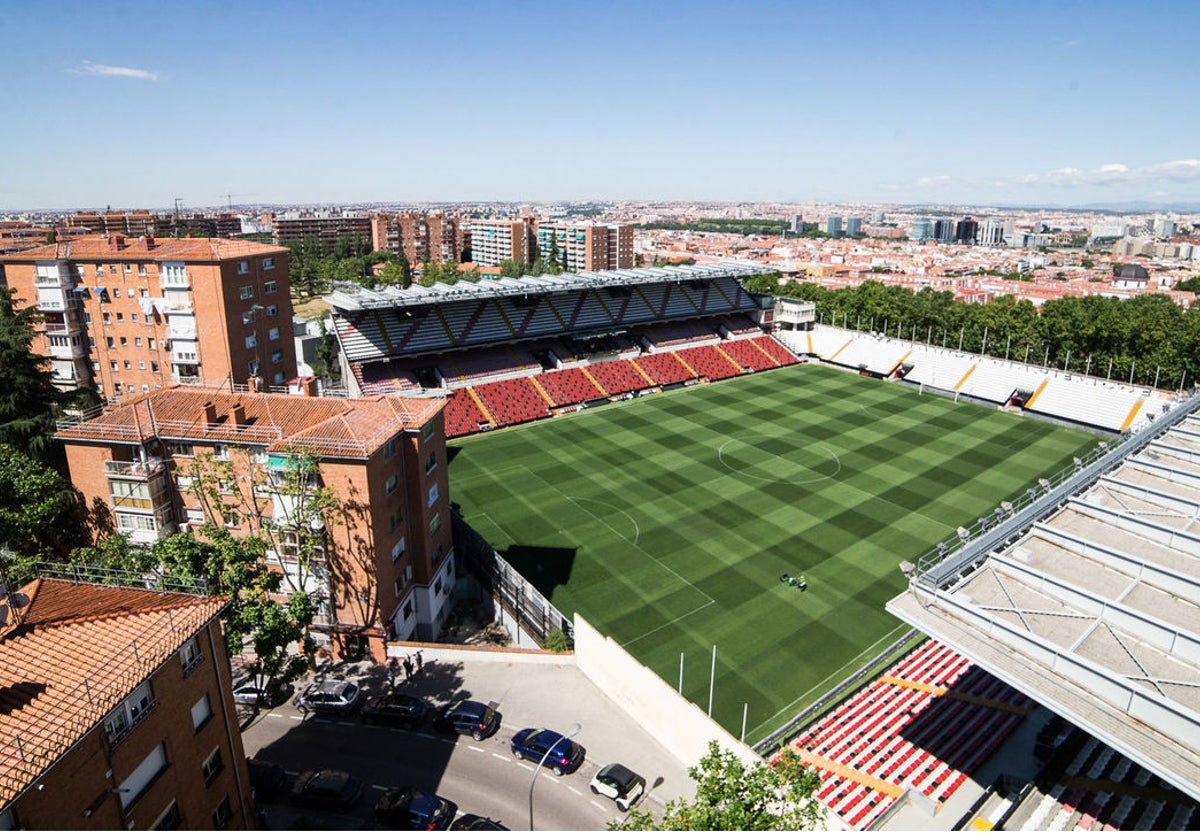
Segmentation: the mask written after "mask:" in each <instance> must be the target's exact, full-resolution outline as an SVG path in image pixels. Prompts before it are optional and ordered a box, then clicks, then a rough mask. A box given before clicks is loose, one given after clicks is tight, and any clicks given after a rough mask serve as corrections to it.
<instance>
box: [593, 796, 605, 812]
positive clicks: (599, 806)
mask: <svg viewBox="0 0 1200 840" xmlns="http://www.w3.org/2000/svg"><path fill="white" fill-rule="evenodd" d="M592 804H593V805H595V806H596V809H597V810H598V811H607V809H606V808H605V807H604V805H602V804H601V803H599V802H597V801H596V800H595V799H593V800H592Z"/></svg>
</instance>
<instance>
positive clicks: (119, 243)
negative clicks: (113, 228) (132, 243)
mask: <svg viewBox="0 0 1200 840" xmlns="http://www.w3.org/2000/svg"><path fill="white" fill-rule="evenodd" d="M108 244H109V245H111V246H112V247H114V248H116V249H117V250H118V251H120V250H121V249H122V248H124V247H125V237H124V236H110V237H109V238H108Z"/></svg>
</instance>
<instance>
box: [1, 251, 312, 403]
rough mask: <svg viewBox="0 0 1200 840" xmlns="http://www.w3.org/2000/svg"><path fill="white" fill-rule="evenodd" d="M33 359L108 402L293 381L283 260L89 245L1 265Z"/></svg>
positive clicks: (284, 254) (26, 255) (14, 257)
mask: <svg viewBox="0 0 1200 840" xmlns="http://www.w3.org/2000/svg"><path fill="white" fill-rule="evenodd" d="M0 264H2V266H3V268H4V274H5V276H6V278H7V282H8V285H9V286H10V287H11V288H12V289H13V290H14V292H15V297H16V303H17V305H19V306H35V307H37V309H38V310H39V312H41V313H42V315H43V318H44V320H43V323H42V324H41V325H40V326H39V327H38V331H39V336H38V338H37V340H36V341H35V342H34V346H33V351H34V352H35V353H38V354H40V355H43V356H48V357H49V358H50V364H51V370H52V372H53V375H54V380H55V382H56V383H57V384H58V385H60V386H61V387H64V388H76V387H88V386H95V387H96V389H97V390H98V391H99V392H100V394H101V396H103V397H105V398H108V399H116V398H121V397H123V396H128V395H130V394H138V393H147V392H150V391H152V390H155V389H159V388H163V387H167V386H170V385H172V384H175V383H188V382H200V381H207V382H221V381H223V380H224V381H228V382H238V383H242V382H246V381H247V379H248V378H251V377H256V378H258V379H260V380H261V381H262V382H263V383H264V384H265V385H282V384H283V383H284V382H286V381H287V380H288V379H291V378H293V377H295V375H296V351H295V346H294V342H293V340H292V303H291V296H290V293H289V288H290V287H289V284H288V250H287V249H286V248H277V247H274V246H271V245H261V244H259V243H256V242H242V241H235V240H230V239H155V238H154V237H152V236H144V237H140V238H138V239H127V238H125V237H124V236H117V235H113V236H92V237H87V238H83V239H75V240H71V241H69V242H63V243H58V244H54V245H44V246H41V247H38V248H31V249H29V250H26V251H21V252H19V253H15V254H8V255H6V256H4V257H0Z"/></svg>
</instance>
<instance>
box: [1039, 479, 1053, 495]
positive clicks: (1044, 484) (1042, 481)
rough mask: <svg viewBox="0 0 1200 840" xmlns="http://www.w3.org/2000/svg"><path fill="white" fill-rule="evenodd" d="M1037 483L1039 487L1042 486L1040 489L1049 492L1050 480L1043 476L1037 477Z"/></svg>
mask: <svg viewBox="0 0 1200 840" xmlns="http://www.w3.org/2000/svg"><path fill="white" fill-rule="evenodd" d="M1038 484H1040V485H1041V487H1042V490H1044V491H1045V492H1047V493H1049V492H1050V482H1049V481H1047V480H1046V479H1044V478H1039V479H1038Z"/></svg>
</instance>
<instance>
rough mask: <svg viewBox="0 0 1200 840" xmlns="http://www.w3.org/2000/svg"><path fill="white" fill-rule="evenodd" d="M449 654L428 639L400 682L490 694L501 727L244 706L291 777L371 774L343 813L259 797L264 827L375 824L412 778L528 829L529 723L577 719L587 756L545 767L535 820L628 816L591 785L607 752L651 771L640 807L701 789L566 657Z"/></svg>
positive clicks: (432, 697) (369, 674)
mask: <svg viewBox="0 0 1200 840" xmlns="http://www.w3.org/2000/svg"><path fill="white" fill-rule="evenodd" d="M454 654H455V652H454V651H453V650H447V649H439V650H426V651H425V652H424V658H425V661H424V667H423V668H422V670H421V671H420V672H419V673H417V674H415V675H414V677H413V679H412V680H411V681H406V680H404V679H403V678H401V679H400V680H399V681H398V682H397V685H396V690H397V691H399V692H403V693H405V694H411V695H414V696H418V697H423V698H424V699H426V700H428V701H429V702H430V703H431V704H433V705H434V706H439V705H441V704H443V703H446V702H449V701H451V700H455V699H466V698H469V699H473V700H479V701H481V702H484V703H488V702H495V703H496V704H497V708H498V710H499V711H500V713H501V715H502V720H501V725H500V729H499V731H498V732H497V733H496V734H495V736H493V737H492V738H489V739H487V740H485V741H482V742H478V743H477V742H475V741H473V740H471V739H470V738H466V737H460V738H458V739H455V738H454V737H453V736H449V735H445V734H443V733H441V732H435V731H434V730H432V729H431V728H429V727H428V726H426V727H424V728H422V729H419V730H417V731H414V732H407V731H405V730H403V729H391V728H388V727H383V726H375V725H367V724H364V723H362V722H361V721H360V720H359V719H358V718H357V716H351V717H348V718H340V717H337V716H325V715H315V714H311V713H310V714H307V715H304V714H301V713H300V712H299V711H297V710H296V708H295V706H294V705H293V704H292V702H291V700H290V699H289V701H287V702H285V703H284V704H283V705H281V706H279V707H277V708H274V709H267V710H262V711H260V712H258V713H257V714H256V715H254V716H252V717H249V716H248V717H246V718H245V719H244V723H243V733H242V737H243V741H244V742H245V745H246V754H247V756H249V757H257V758H260V759H264V760H266V761H270V762H273V763H275V764H279V765H281V766H282V767H283V768H284V769H285V770H287V771H289V783H290V782H291V781H293V780H294V777H295V774H297V773H299V772H302V771H304V770H309V769H318V768H326V767H328V768H333V769H340V770H346V771H348V772H351V773H353V774H355V775H357V776H359V777H361V778H362V779H363V780H364V781H365V782H366V789H365V792H364V794H363V796H362V799H361V800H360V801H359V802H358V803H357V804H356V805H355V806H354V807H353V808H352V809H351V810H350V811H349V812H348V813H346V814H344V815H342V814H334V813H328V812H322V811H316V810H311V809H305V808H298V807H294V806H293V805H291V804H290V803H288V801H287V797H286V794H285V795H284V796H282V797H280V798H279V799H278V801H275V802H270V803H263V804H264V805H265V807H266V812H267V821H268V825H269V827H270V828H273V829H285V828H290V827H308V828H321V827H327V828H346V829H352V828H370V827H373V807H374V803H375V801H376V800H377V799H378V798H379V796H380V793H381V792H382V791H383V790H384V789H386V788H388V787H391V786H395V785H402V784H411V785H416V786H418V787H420V788H422V789H424V790H426V791H428V792H431V793H434V792H436V793H438V794H439V795H441V796H443V797H445V798H447V799H450V800H451V801H453V802H455V803H456V804H457V805H458V809H459V813H460V814H461V813H474V814H480V815H482V816H485V817H489V818H491V819H494V820H497V821H499V822H501V823H502V824H503V825H504V826H506V827H508V828H511V829H514V830H528V829H529V820H530V786H531V783H532V782H533V775H532V774H533V770H534V765H533V764H531V763H529V762H524V761H518V760H516V759H515V758H514V757H513V754H512V750H511V747H510V740H511V738H512V736H513V734H515V733H516V732H517V731H518V730H519V729H522V728H524V727H527V726H535V727H546V728H549V729H554V730H556V731H558V732H566V731H567V730H568V729H569V728H570V727H571V726H572V724H575V723H578V724H580V726H581V728H580V730H579V733H578V734H577V735H576V736H575V738H574V740H576V741H577V742H578V743H580V744H581V745H583V746H584V747H585V748H586V750H587V756H586V758H585V760H584V763H583V765H582V766H581V767H580V768H579V769H578V770H577V771H576V772H575V773H573V774H570V775H567V776H563V777H556V776H554V775H552V774H551V773H550V772H549V770H546V769H543V770H542V773H541V776H540V777H538V780H537V782H536V785H535V786H534V804H533V817H534V828H535V829H536V830H539V831H540V830H575V831H578V830H601V829H604V828H605V827H606V826H607V825H608V823H609V821H610V820H618V819H623V818H624V814H622V813H620V812H619V811H618V810H617V808H616V806H615V805H614V804H613V803H612V802H611V801H610V800H607V799H604V798H602V797H599V796H596V795H594V794H592V793H591V791H590V790H589V789H588V782H589V781H590V780H591V778H592V775H593V774H594V773H595V772H596V770H597V769H598V768H599V767H600V766H602V765H603V764H607V763H610V762H620V763H621V764H624V765H626V766H628V767H630V768H631V769H633V770H634V771H636V772H637V773H639V774H641V775H642V776H643V777H645V779H646V780H647V787H648V788H649V790H648V792H647V794H646V796H644V797H643V798H642V800H641V801H640V802H639V803H638V806H639V807H648V808H649V809H650V810H651V811H653V812H655V813H661V810H662V803H663V802H665V801H667V800H669V799H673V798H677V797H681V796H686V797H689V798H690V796H691V795H692V794H693V793H694V783H693V782H692V781H691V780H690V779H689V778H688V776H687V768H686V767H685V766H684V765H683V764H682V763H681V762H679V761H678V760H677V759H675V758H674V757H673V756H672V755H671V754H670V753H668V752H667V751H666V750H665V749H664V748H663V747H661V746H660V745H659V744H658V742H657V741H655V740H654V738H653V737H652V736H651V734H650V733H648V732H646V731H645V730H644V729H643V728H642V727H641V726H640V725H639V724H638V722H637V721H636V720H633V719H632V718H630V717H629V716H628V715H627V714H626V713H625V712H624V711H622V709H621V708H619V707H618V706H617V705H616V704H614V703H612V702H611V701H610V700H609V699H608V698H607V697H606V696H605V695H604V694H603V693H602V692H601V691H600V689H598V688H597V687H596V686H595V685H594V684H592V683H591V682H590V681H589V680H588V679H587V678H586V677H584V676H583V675H582V674H581V673H580V672H579V671H578V669H577V668H576V667H575V666H574V664H573V663H572V662H571V660H570V659H569V658H558V659H551V660H549V661H547V660H546V659H545V658H542V657H530V656H525V655H521V654H515V653H514V654H507V653H494V654H488V655H486V656H480V655H479V654H470V655H464V656H462V657H461V658H460V657H458V656H455V655H454ZM323 676H324V678H325V679H349V680H353V681H355V682H357V683H359V685H360V686H361V687H362V688H363V690H364V691H365V692H366V693H367V694H368V695H371V694H381V693H386V692H387V691H388V680H387V672H386V670H385V669H384V668H383V667H382V666H373V665H369V664H362V663H354V664H342V665H338V666H334V667H332V668H330V669H329V670H328V671H327V672H326V673H325V674H324V675H323ZM304 685H305V684H304V683H301V684H300V685H299V686H298V687H297V688H298V690H300V691H302V690H303V689H304Z"/></svg>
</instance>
